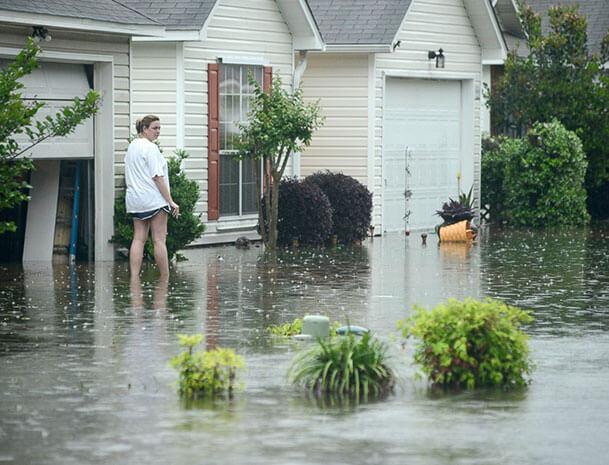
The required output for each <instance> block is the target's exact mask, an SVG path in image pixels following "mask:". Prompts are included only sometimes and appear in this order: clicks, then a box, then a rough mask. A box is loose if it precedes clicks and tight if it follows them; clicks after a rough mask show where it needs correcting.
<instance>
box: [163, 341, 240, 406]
mask: <svg viewBox="0 0 609 465" xmlns="http://www.w3.org/2000/svg"><path fill="white" fill-rule="evenodd" d="M178 337H179V338H180V345H181V346H183V347H187V348H188V350H186V351H183V352H181V353H180V355H177V356H176V357H174V358H173V359H172V360H171V362H170V365H171V366H173V367H174V368H175V369H176V370H178V371H179V372H180V382H179V388H178V392H179V393H180V395H181V396H183V397H186V398H190V399H192V398H199V397H216V396H219V395H223V396H226V397H228V398H231V397H232V396H233V392H234V390H235V389H236V388H238V387H240V386H239V384H238V379H237V371H238V370H239V369H241V368H243V366H244V364H243V358H241V357H240V356H238V355H235V352H234V351H233V350H232V349H222V348H219V347H218V348H216V349H214V350H208V351H205V352H195V353H194V354H193V347H195V346H197V345H199V344H200V343H201V341H202V340H203V335H202V334H194V335H192V336H188V335H186V334H178Z"/></svg>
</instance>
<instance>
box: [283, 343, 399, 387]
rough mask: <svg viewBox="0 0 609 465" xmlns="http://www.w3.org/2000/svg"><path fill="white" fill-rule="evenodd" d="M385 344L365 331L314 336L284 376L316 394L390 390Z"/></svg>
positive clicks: (392, 377)
mask: <svg viewBox="0 0 609 465" xmlns="http://www.w3.org/2000/svg"><path fill="white" fill-rule="evenodd" d="M386 360H387V347H386V345H385V344H384V343H383V342H381V341H379V340H378V339H371V337H370V333H365V334H364V335H363V336H362V337H361V339H359V338H356V337H355V336H354V335H353V334H351V333H349V334H348V335H346V336H341V337H333V338H330V339H328V340H323V339H318V340H317V344H315V345H314V346H313V347H312V348H310V349H309V350H306V351H304V352H301V353H300V354H299V355H297V356H296V357H295V358H294V360H292V365H291V367H290V371H289V373H288V378H289V379H290V380H291V382H292V383H293V384H296V385H301V386H304V387H305V388H307V389H309V390H310V391H311V392H315V393H317V394H338V395H354V396H356V397H358V398H359V396H360V395H362V396H364V397H367V396H368V395H369V394H372V395H375V396H380V395H383V394H386V393H389V392H391V391H392V390H393V386H394V384H395V375H394V373H393V371H392V370H391V369H390V368H389V367H388V366H387V365H386Z"/></svg>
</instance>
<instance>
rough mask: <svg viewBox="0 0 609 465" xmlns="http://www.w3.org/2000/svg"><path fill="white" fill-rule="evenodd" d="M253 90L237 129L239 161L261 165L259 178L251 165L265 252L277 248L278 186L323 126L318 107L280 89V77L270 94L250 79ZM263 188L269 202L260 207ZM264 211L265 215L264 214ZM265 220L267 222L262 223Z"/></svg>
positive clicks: (299, 95) (255, 168)
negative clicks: (295, 156)
mask: <svg viewBox="0 0 609 465" xmlns="http://www.w3.org/2000/svg"><path fill="white" fill-rule="evenodd" d="M250 85H252V86H253V87H254V94H253V96H252V98H251V102H252V108H253V109H252V111H251V112H250V114H249V115H248V121H247V123H246V124H243V125H241V126H240V129H241V136H240V142H239V153H238V157H239V158H240V159H252V160H256V161H258V162H261V164H262V171H263V174H262V177H263V179H262V180H261V179H260V176H261V174H260V170H259V165H258V163H252V165H253V169H254V176H255V178H254V179H255V180H256V189H257V196H256V199H257V205H258V222H259V223H258V224H259V229H260V235H261V236H262V240H263V242H264V245H265V247H266V249H267V250H270V251H275V250H276V247H277V218H278V209H279V186H280V181H281V178H282V176H283V174H284V172H285V169H286V166H287V164H288V160H289V159H290V156H291V155H292V154H293V153H294V152H300V151H301V150H302V149H304V148H305V147H307V146H309V145H310V144H311V138H312V136H313V132H314V131H315V130H316V129H317V128H318V127H319V126H320V124H321V123H322V118H321V117H320V116H319V104H318V103H308V104H307V103H305V102H304V100H303V97H302V91H301V90H300V89H297V90H296V91H294V93H293V94H290V93H288V91H286V90H285V89H283V87H282V83H281V79H280V78H279V76H275V77H274V78H273V84H272V86H271V90H270V92H269V93H265V92H264V91H263V89H262V87H261V86H260V85H259V84H258V83H257V82H256V80H255V79H253V78H252V76H251V75H250ZM262 185H264V186H265V189H266V191H267V194H269V193H270V195H267V197H268V198H270V199H271V201H270V202H265V203H264V204H263V203H262V192H261V190H262V189H261V186H262ZM263 208H264V211H263ZM265 219H266V220H267V221H265Z"/></svg>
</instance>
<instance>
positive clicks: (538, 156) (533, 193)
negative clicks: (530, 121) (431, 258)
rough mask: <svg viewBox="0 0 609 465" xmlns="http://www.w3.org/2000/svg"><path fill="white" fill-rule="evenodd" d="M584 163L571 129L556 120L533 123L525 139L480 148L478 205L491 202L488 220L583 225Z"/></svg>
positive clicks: (584, 204)
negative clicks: (488, 148)
mask: <svg viewBox="0 0 609 465" xmlns="http://www.w3.org/2000/svg"><path fill="white" fill-rule="evenodd" d="M586 165H587V161H586V157H585V154H584V152H583V150H582V145H581V142H580V140H579V138H578V137H577V136H576V135H575V133H573V132H572V131H568V130H566V129H565V128H564V126H562V125H561V124H560V123H559V122H558V121H557V120H554V121H552V122H550V123H535V125H534V126H533V129H532V130H531V131H530V132H529V134H528V136H527V137H526V138H523V139H507V138H506V139H503V140H502V141H501V143H499V144H498V145H496V146H495V147H494V148H493V149H492V150H485V152H484V155H483V157H482V178H483V179H484V180H485V181H484V183H485V186H483V187H486V189H483V190H482V192H483V195H484V197H483V199H482V200H483V204H486V203H488V204H490V205H491V219H493V220H502V221H505V222H507V223H509V224H512V225H515V226H533V227H544V226H554V225H582V224H587V223H588V222H589V221H590V215H589V214H588V212H587V211H586V190H585V189H584V177H585V173H586Z"/></svg>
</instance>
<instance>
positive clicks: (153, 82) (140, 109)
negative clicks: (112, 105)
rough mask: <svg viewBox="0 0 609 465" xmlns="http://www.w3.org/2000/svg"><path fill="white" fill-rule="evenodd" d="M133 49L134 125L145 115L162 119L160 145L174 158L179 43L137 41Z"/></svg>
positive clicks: (165, 152) (132, 98)
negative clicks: (177, 50)
mask: <svg viewBox="0 0 609 465" xmlns="http://www.w3.org/2000/svg"><path fill="white" fill-rule="evenodd" d="M131 47H132V48H131V50H132V54H133V56H132V66H133V71H132V74H131V79H132V87H133V92H132V95H131V101H132V105H133V108H132V111H131V115H132V118H133V125H134V124H135V121H136V120H137V119H138V118H141V117H142V116H145V115H148V114H153V115H157V116H158V117H159V118H160V120H161V135H160V136H159V143H160V144H161V146H162V147H163V153H164V154H165V156H168V155H171V154H172V153H173V151H174V150H175V148H176V114H177V111H176V110H177V95H176V84H177V83H176V66H177V62H176V60H177V57H176V43H175V42H134V43H133V44H132V46H131ZM133 125H132V127H131V132H132V133H134V132H135V127H134V126H133Z"/></svg>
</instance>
